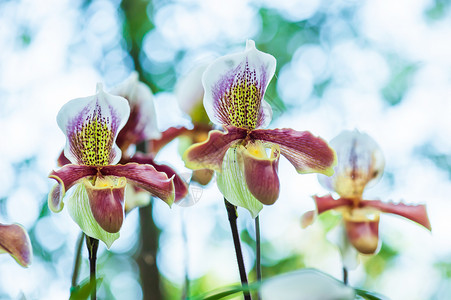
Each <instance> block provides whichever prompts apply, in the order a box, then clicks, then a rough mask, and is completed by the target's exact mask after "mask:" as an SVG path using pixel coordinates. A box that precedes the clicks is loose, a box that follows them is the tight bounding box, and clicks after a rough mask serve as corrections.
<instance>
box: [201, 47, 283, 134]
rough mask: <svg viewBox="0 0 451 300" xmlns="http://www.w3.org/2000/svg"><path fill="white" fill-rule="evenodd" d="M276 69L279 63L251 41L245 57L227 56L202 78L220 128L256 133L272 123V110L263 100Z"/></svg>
mask: <svg viewBox="0 0 451 300" xmlns="http://www.w3.org/2000/svg"><path fill="white" fill-rule="evenodd" d="M275 69H276V59H275V58H274V57H273V56H272V55H270V54H267V53H264V52H261V51H259V50H257V49H256V48H255V43H254V41H252V40H248V41H247V45H246V50H245V51H244V52H242V53H237V54H231V55H226V56H223V57H220V58H218V59H217V60H216V61H214V62H213V63H211V64H210V65H209V66H208V68H207V69H206V70H205V72H204V75H203V77H202V84H203V85H204V89H205V95H204V106H205V110H206V112H207V114H208V117H209V118H210V120H211V121H212V122H213V123H216V124H219V125H232V126H235V127H240V128H246V129H254V128H257V127H264V126H266V125H267V124H268V123H269V122H270V121H271V116H272V110H271V107H270V106H269V105H268V104H267V103H266V102H265V101H264V100H263V96H264V94H265V91H266V88H267V87H268V84H269V82H270V81H271V78H272V77H273V76H274V72H275Z"/></svg>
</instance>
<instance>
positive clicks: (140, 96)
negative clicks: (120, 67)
mask: <svg viewBox="0 0 451 300" xmlns="http://www.w3.org/2000/svg"><path fill="white" fill-rule="evenodd" d="M111 94H113V95H118V96H122V97H124V98H126V99H128V100H129V102H130V107H133V106H135V105H137V106H138V107H139V111H140V113H141V114H142V115H141V117H140V119H141V123H140V124H138V125H137V126H139V127H144V130H143V133H144V135H145V139H159V138H160V137H161V132H160V131H159V130H158V125H157V113H156V110H155V104H154V96H153V93H152V90H151V89H150V88H149V87H148V86H147V85H146V84H145V83H143V82H141V81H139V75H138V72H136V71H134V72H132V73H131V74H130V76H129V77H128V78H127V79H125V80H124V81H123V82H122V83H120V84H119V85H117V86H116V87H114V88H113V89H112V90H111Z"/></svg>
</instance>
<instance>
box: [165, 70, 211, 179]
mask: <svg viewBox="0 0 451 300" xmlns="http://www.w3.org/2000/svg"><path fill="white" fill-rule="evenodd" d="M207 66H208V64H206V63H203V64H200V65H198V66H196V67H195V68H193V69H192V70H190V71H189V72H188V73H187V74H186V75H185V76H182V77H181V78H180V80H178V81H177V83H176V85H175V88H174V90H175V95H176V98H177V102H178V104H179V107H180V109H181V110H182V111H183V112H184V113H185V114H187V115H188V116H189V117H190V118H191V122H192V123H193V125H194V126H193V128H192V129H190V130H185V131H181V132H180V136H181V143H180V145H181V148H182V150H183V152H184V151H185V150H186V149H188V147H189V146H191V145H193V144H196V143H200V142H204V141H205V140H206V139H207V138H208V132H209V131H210V130H212V129H213V127H212V125H211V123H210V119H209V118H208V115H207V112H206V111H205V108H204V105H203V98H204V87H203V86H202V75H203V73H204V71H205V69H206V68H207ZM173 130H174V132H175V130H176V129H173ZM179 131H180V129H179ZM213 175H214V171H213V170H210V169H199V170H193V174H192V176H191V180H192V181H195V182H197V183H199V184H201V185H206V184H208V183H209V182H210V181H211V179H212V178H213Z"/></svg>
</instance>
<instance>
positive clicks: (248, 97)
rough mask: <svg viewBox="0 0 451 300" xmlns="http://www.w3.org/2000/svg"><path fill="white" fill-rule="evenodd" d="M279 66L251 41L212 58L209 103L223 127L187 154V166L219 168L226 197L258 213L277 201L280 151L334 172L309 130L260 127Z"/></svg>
mask: <svg viewBox="0 0 451 300" xmlns="http://www.w3.org/2000/svg"><path fill="white" fill-rule="evenodd" d="M275 69H276V60H275V58H274V57H273V56H272V55H269V54H266V53H264V52H261V51H259V50H257V49H256V48H255V43H254V41H252V40H248V41H247V45H246V50H245V51H244V52H242V53H238V54H232V55H226V56H223V57H220V58H218V59H217V60H216V61H214V62H213V63H211V64H210V65H209V66H208V68H207V69H206V70H205V72H204V74H203V77H202V83H203V86H204V89H205V95H204V107H205V110H206V112H207V114H208V116H209V118H210V120H211V121H212V122H213V123H215V124H217V125H222V126H223V128H224V131H219V130H212V131H210V133H209V136H208V139H207V140H206V141H205V142H203V143H199V144H195V145H192V146H191V147H189V148H188V149H187V151H186V152H185V153H184V156H183V159H184V161H185V164H186V166H187V167H188V168H191V169H194V170H196V169H205V168H208V169H212V170H215V171H217V174H218V178H217V183H218V187H219V189H220V191H221V192H222V194H223V195H224V197H225V198H226V199H227V200H228V201H229V202H230V203H232V204H233V205H236V206H241V207H244V208H246V209H248V210H249V212H250V213H251V215H252V217H254V218H255V217H256V216H257V215H258V213H259V211H260V210H261V209H262V208H263V205H262V204H266V205H270V204H273V203H274V202H275V201H276V200H277V198H278V196H279V178H278V175H277V172H278V165H279V156H280V154H282V155H283V156H285V157H286V158H287V159H288V160H289V161H290V162H291V164H292V165H293V166H294V167H295V169H296V170H297V172H298V173H312V172H319V173H323V174H326V175H332V173H333V166H334V164H335V160H336V158H335V152H334V151H333V150H332V149H331V148H329V146H328V145H327V143H326V142H325V141H323V140H322V139H321V138H318V137H314V136H313V135H312V134H311V133H310V132H306V131H304V132H299V131H295V130H293V129H287V128H285V129H273V130H270V129H261V128H263V127H265V126H266V125H268V124H269V122H270V121H271V116H272V110H271V106H270V105H269V104H268V103H267V102H266V101H265V100H264V99H263V96H264V94H265V90H266V88H267V86H268V84H269V82H270V80H271V78H272V77H273V75H274V72H275ZM267 151H269V153H267Z"/></svg>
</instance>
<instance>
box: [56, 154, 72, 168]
mask: <svg viewBox="0 0 451 300" xmlns="http://www.w3.org/2000/svg"><path fill="white" fill-rule="evenodd" d="M57 162H58V166H59V167H62V166H65V165H69V164H71V162H70V160H69V159H68V158H67V157H66V155H64V150H62V151H61V153H60V156H58V160H57Z"/></svg>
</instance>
